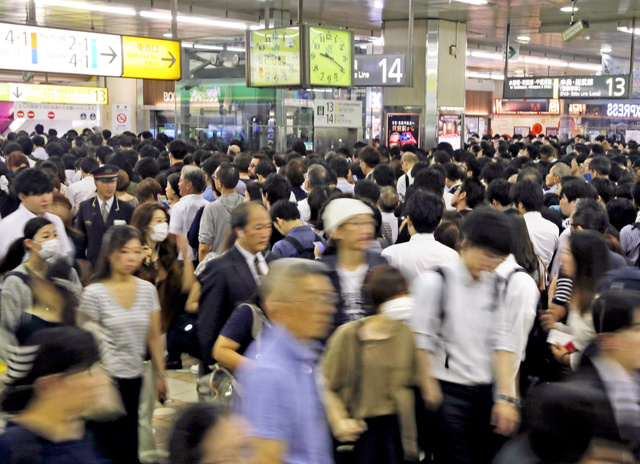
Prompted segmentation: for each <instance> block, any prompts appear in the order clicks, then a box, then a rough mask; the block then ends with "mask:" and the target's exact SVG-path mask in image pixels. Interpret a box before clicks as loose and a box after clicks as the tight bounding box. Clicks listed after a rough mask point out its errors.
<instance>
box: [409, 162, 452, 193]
mask: <svg viewBox="0 0 640 464" xmlns="http://www.w3.org/2000/svg"><path fill="white" fill-rule="evenodd" d="M413 185H415V186H416V188H422V189H425V190H427V191H429V192H431V193H433V194H434V195H437V196H439V197H442V194H443V193H444V187H445V179H444V176H443V175H442V173H441V172H440V171H439V170H438V169H433V167H429V168H428V169H423V170H421V171H420V172H418V174H416V176H415V177H414V179H413Z"/></svg>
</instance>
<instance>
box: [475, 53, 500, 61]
mask: <svg viewBox="0 0 640 464" xmlns="http://www.w3.org/2000/svg"><path fill="white" fill-rule="evenodd" d="M471 56H472V57H474V58H487V59H489V60H500V61H502V60H503V56H502V54H501V53H490V52H482V51H477V52H471Z"/></svg>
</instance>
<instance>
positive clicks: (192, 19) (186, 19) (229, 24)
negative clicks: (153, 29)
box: [140, 11, 259, 31]
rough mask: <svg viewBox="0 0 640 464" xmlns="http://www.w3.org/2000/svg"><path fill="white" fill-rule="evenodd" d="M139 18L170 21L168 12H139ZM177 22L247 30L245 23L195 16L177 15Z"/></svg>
mask: <svg viewBox="0 0 640 464" xmlns="http://www.w3.org/2000/svg"><path fill="white" fill-rule="evenodd" d="M140 16H142V17H143V18H151V19H163V20H165V21H171V13H169V12H166V13H165V12H160V11H141V12H140ZM177 19H178V22H179V23H182V24H195V25H198V26H213V27H220V28H223V29H239V30H243V31H244V30H247V28H249V26H248V25H247V24H246V23H242V22H238V21H227V20H226V19H225V20H223V19H212V18H200V17H197V16H185V15H181V14H179V15H178V18H177ZM250 28H251V29H254V28H259V26H251V27H250Z"/></svg>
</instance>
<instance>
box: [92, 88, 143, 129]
mask: <svg viewBox="0 0 640 464" xmlns="http://www.w3.org/2000/svg"><path fill="white" fill-rule="evenodd" d="M105 80H106V87H107V90H108V92H109V104H108V105H103V106H101V107H100V108H101V109H100V111H101V118H100V121H101V124H102V128H103V129H108V130H110V131H112V132H114V128H115V124H116V121H115V120H116V115H115V114H113V105H114V104H116V103H120V104H124V105H129V112H128V115H127V119H128V121H125V123H126V124H127V125H128V126H129V130H130V131H131V132H135V133H137V130H138V129H139V127H138V125H137V119H138V114H137V106H138V105H137V103H138V82H137V81H138V79H129V78H124V77H107V78H105ZM141 122H142V121H141ZM147 128H148V127H147ZM118 132H122V131H118ZM114 135H116V133H115V132H114Z"/></svg>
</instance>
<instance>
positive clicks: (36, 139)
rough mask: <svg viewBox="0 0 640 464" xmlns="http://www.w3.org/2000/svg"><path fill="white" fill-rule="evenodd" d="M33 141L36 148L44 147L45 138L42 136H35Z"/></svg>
mask: <svg viewBox="0 0 640 464" xmlns="http://www.w3.org/2000/svg"><path fill="white" fill-rule="evenodd" d="M31 140H32V141H33V144H34V145H35V146H36V147H44V137H43V136H41V135H35V136H33V138H32V139H31Z"/></svg>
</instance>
